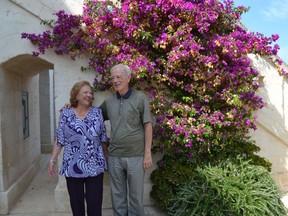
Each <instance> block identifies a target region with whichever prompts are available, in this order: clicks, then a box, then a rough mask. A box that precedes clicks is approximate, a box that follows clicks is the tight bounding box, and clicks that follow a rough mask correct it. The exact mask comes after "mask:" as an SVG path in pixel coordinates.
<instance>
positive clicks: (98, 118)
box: [57, 106, 107, 178]
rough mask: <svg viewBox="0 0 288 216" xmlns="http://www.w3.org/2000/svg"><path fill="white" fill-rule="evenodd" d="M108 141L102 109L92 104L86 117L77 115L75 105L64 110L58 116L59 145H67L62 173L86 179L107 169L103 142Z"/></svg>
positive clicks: (66, 175) (60, 172)
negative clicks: (82, 117) (81, 117)
mask: <svg viewBox="0 0 288 216" xmlns="http://www.w3.org/2000/svg"><path fill="white" fill-rule="evenodd" d="M106 141H107V133H106V127H105V125H104V120H103V116H102V112H101V109H100V108H97V107H93V106H92V107H90V109H89V111H88V114H87V116H86V117H85V118H84V119H83V120H81V119H79V118H77V116H76V114H75V112H74V110H73V108H69V109H64V110H63V111H62V112H61V114H60V117H59V124H58V128H57V145H58V146H64V152H63V161H62V165H61V169H60V171H59V174H60V175H63V176H65V177H74V178H85V177H91V176H96V175H98V174H100V173H103V172H105V171H106V170H107V165H106V161H105V157H104V153H103V148H102V144H101V143H103V142H106Z"/></svg>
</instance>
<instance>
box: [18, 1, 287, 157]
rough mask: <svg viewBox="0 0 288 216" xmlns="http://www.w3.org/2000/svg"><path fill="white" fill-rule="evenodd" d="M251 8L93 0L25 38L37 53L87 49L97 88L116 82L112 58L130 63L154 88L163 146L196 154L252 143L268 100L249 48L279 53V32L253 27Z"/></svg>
mask: <svg viewBox="0 0 288 216" xmlns="http://www.w3.org/2000/svg"><path fill="white" fill-rule="evenodd" d="M244 12H247V8H245V7H243V6H239V7H234V3H233V1H232V0H225V1H219V0H197V1H196V0H137V1H136V0H123V1H122V3H121V6H120V7H114V6H111V5H108V3H106V2H102V1H96V0H90V1H86V3H85V4H84V8H83V14H82V15H81V16H75V15H68V14H66V13H65V12H64V11H59V12H58V13H57V14H56V15H57V17H58V19H57V20H56V21H55V23H54V27H53V31H50V30H48V31H46V32H43V34H40V35H35V34H27V33H23V34H22V38H27V39H29V40H31V42H32V43H33V44H35V45H37V46H38V51H39V52H38V53H36V54H39V53H41V54H44V53H45V50H47V49H49V48H54V49H55V52H56V53H57V54H61V55H64V54H65V55H70V56H71V57H72V59H75V58H76V57H77V56H80V55H81V54H88V55H89V56H90V60H89V64H88V67H89V68H90V69H93V70H95V71H96V76H95V80H94V85H95V89H98V90H105V89H107V88H109V87H110V83H109V79H108V76H109V73H107V71H108V70H109V68H110V67H111V66H113V65H114V64H116V63H120V62H121V63H124V64H127V65H129V66H130V67H131V69H132V71H133V80H132V83H133V84H134V85H135V87H136V88H142V89H143V86H145V89H144V90H145V91H147V92H148V93H150V96H151V108H152V111H153V114H154V116H155V119H156V125H155V130H154V136H155V139H156V138H158V140H159V142H158V144H157V146H158V149H159V150H160V151H162V152H163V153H164V154H169V155H182V156H184V157H186V159H188V160H191V159H193V157H195V156H199V155H207V154H209V153H211V152H213V149H217V148H218V149H221V150H223V151H225V148H226V147H227V146H229V145H231V143H232V141H231V140H233V144H235V143H236V144H237V139H239V137H240V138H241V142H240V141H239V145H240V143H243V142H245V140H246V141H247V143H249V142H250V141H249V136H248V132H249V130H250V129H256V126H255V117H254V116H253V113H252V112H253V111H254V110H257V109H260V108H262V107H263V106H264V105H265V104H264V102H263V101H262V99H261V98H260V97H259V96H257V94H256V91H257V89H258V85H257V83H255V82H254V78H256V77H257V76H258V73H257V71H256V70H255V69H253V68H252V66H251V63H250V60H249V58H248V57H247V54H250V53H252V54H256V55H260V56H268V57H271V58H272V57H273V56H274V55H276V54H277V51H278V50H279V46H278V45H277V44H275V45H273V44H274V42H275V41H276V40H277V39H278V35H272V36H271V37H265V36H264V35H262V34H260V33H253V32H248V31H246V30H245V29H244V28H243V27H241V24H240V23H239V20H240V18H241V15H242V14H243V13H244ZM275 63H276V66H277V67H278V68H279V71H280V74H285V73H286V72H285V71H284V70H282V69H281V64H282V62H281V61H280V60H275ZM143 83H145V85H143ZM243 140H244V141H243ZM252 153H253V152H252Z"/></svg>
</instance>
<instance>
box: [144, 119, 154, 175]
mask: <svg viewBox="0 0 288 216" xmlns="http://www.w3.org/2000/svg"><path fill="white" fill-rule="evenodd" d="M144 130H145V146H144V160H143V168H144V170H145V171H146V170H148V169H149V168H150V167H152V154H151V146H152V123H151V122H146V123H144Z"/></svg>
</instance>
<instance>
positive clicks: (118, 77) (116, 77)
mask: <svg viewBox="0 0 288 216" xmlns="http://www.w3.org/2000/svg"><path fill="white" fill-rule="evenodd" d="M123 77H124V76H123V75H122V76H120V75H119V76H113V77H110V81H111V82H112V81H114V80H122V79H123Z"/></svg>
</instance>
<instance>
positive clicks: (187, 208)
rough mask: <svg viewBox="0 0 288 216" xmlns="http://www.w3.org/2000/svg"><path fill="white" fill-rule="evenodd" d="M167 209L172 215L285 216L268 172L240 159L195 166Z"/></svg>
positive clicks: (277, 191)
mask: <svg viewBox="0 0 288 216" xmlns="http://www.w3.org/2000/svg"><path fill="white" fill-rule="evenodd" d="M167 209H168V213H169V215H173V216H176V215H177V216H192V215H209V216H210V215H211V216H212V215H233V216H251V215H253V216H264V215H265V216H266V215H269V216H270V215H271V216H282V215H287V209H286V208H285V206H284V205H283V203H282V201H281V199H280V193H279V190H278V187H277V185H276V184H275V182H274V180H273V179H272V177H271V176H270V174H269V172H268V171H267V170H266V169H264V168H263V167H261V166H255V165H251V164H250V163H249V161H245V160H243V159H239V160H237V161H235V160H234V161H232V160H227V161H224V162H221V163H220V164H219V165H215V166H211V165H207V166H204V167H203V168H200V167H198V168H197V169H196V171H195V172H194V173H193V175H192V176H190V178H189V179H188V180H187V181H186V183H185V184H183V185H182V186H181V187H180V188H179V191H178V192H177V195H176V196H174V197H173V198H172V199H170V200H169V207H168V208H167Z"/></svg>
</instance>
